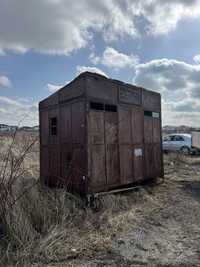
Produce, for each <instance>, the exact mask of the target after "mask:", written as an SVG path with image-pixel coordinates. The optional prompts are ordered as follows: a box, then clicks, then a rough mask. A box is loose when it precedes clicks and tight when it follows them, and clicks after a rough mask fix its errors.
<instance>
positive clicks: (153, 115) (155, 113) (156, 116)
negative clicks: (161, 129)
mask: <svg viewBox="0 0 200 267" xmlns="http://www.w3.org/2000/svg"><path fill="white" fill-rule="evenodd" d="M152 117H153V118H159V117H160V114H159V113H158V112H152Z"/></svg>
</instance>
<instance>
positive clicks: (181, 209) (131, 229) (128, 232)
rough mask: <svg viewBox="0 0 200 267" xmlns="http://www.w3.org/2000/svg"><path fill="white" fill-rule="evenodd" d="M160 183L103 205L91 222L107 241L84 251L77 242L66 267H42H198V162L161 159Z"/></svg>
mask: <svg viewBox="0 0 200 267" xmlns="http://www.w3.org/2000/svg"><path fill="white" fill-rule="evenodd" d="M161 182H162V181H159V183H158V184H157V185H148V186H146V187H141V188H140V189H139V190H138V191H133V192H129V193H124V194H123V195H121V196H119V195H118V196H115V197H114V198H116V199H114V201H113V199H112V196H110V199H109V197H107V199H106V200H105V198H104V199H102V201H104V208H103V210H101V211H99V212H97V213H95V214H94V215H91V216H94V217H95V218H96V224H97V225H98V223H99V225H98V227H97V228H96V231H97V232H98V235H99V234H101V235H102V239H106V238H107V240H104V241H102V244H100V245H99V246H97V244H92V245H91V247H87V248H85V251H84V250H82V249H81V248H80V245H81V243H82V241H81V239H82V236H80V240H76V241H75V242H72V243H71V245H72V246H71V252H72V254H71V257H69V260H68V261H67V262H66V261H64V262H61V263H55V264H53V263H52V264H48V265H46V266H49V267H53V266H56V267H61V266H62V267H64V266H74V267H104V266H105V267H107V266H109V267H125V266H127V267H128V266H132V267H133V266H138V267H139V266H152V267H153V266H156V267H158V266H162V267H164V266H170V267H175V266H176V267H186V266H187V267H192V266H195V267H197V266H200V158H192V157H191V158H190V157H184V158H183V157H179V156H176V155H174V156H173V155H172V156H171V155H168V156H166V157H165V180H164V182H163V183H161ZM119 199H120V200H119ZM115 201H116V203H115V204H113V203H114V202H115ZM109 202H110V205H111V206H110V205H109ZM113 205H114V206H113ZM117 206H118V207H117ZM108 209H110V213H108ZM105 214H106V215H105ZM84 223H85V222H84V221H83V224H84ZM83 235H84V234H83ZM92 242H93V241H92ZM96 242H97V243H98V242H99V239H98V240H97V241H96ZM70 258H71V259H70Z"/></svg>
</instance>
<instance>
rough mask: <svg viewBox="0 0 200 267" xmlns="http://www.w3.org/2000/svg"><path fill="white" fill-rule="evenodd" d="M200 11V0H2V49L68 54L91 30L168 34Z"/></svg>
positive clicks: (113, 36)
mask: <svg viewBox="0 0 200 267" xmlns="http://www.w3.org/2000/svg"><path fill="white" fill-rule="evenodd" d="M199 15H200V5H199V0H190V1H187V0H174V1H172V0H166V1H162V0H151V1H143V0H124V1H122V0H110V1H106V0H101V1H94V0H84V1H71V0H40V1H38V0H37V1H27V0H21V1H13V0H1V2H0V32H1V36H0V51H1V54H2V53H3V51H5V50H7V49H11V50H14V51H15V52H17V53H25V52H26V51H29V50H35V51H37V52H42V53H50V54H62V55H63V54H64V55H67V54H69V53H70V52H72V51H73V50H76V49H80V48H82V47H85V46H87V45H88V43H90V42H91V39H92V38H93V32H98V33H100V34H101V36H102V37H103V38H104V40H106V41H107V42H108V41H114V40H115V41H116V40H118V39H119V38H123V37H124V36H131V37H136V36H137V35H139V34H140V33H142V34H143V33H145V32H148V33H149V34H165V33H168V32H169V31H171V30H173V29H174V28H175V27H176V26H177V23H178V22H179V21H180V20H182V19H185V18H193V17H197V16H199ZM138 20H140V21H144V24H145V27H141V25H138V23H137V22H138ZM139 24H140V23H139Z"/></svg>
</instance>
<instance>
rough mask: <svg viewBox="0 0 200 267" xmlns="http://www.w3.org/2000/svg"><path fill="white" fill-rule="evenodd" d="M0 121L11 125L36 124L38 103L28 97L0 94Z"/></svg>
mask: <svg viewBox="0 0 200 267" xmlns="http://www.w3.org/2000/svg"><path fill="white" fill-rule="evenodd" d="M0 118H1V119H0V123H5V124H12V125H18V124H20V125H36V124H38V104H37V103H35V102H33V101H32V100H30V99H24V98H23V99H20V98H9V97H5V96H0Z"/></svg>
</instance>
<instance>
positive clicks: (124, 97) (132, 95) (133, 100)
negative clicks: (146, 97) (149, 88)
mask: <svg viewBox="0 0 200 267" xmlns="http://www.w3.org/2000/svg"><path fill="white" fill-rule="evenodd" d="M119 101H120V102H122V103H127V104H134V105H141V89H140V88H138V87H136V86H130V85H128V84H124V85H121V86H120V87H119Z"/></svg>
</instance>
